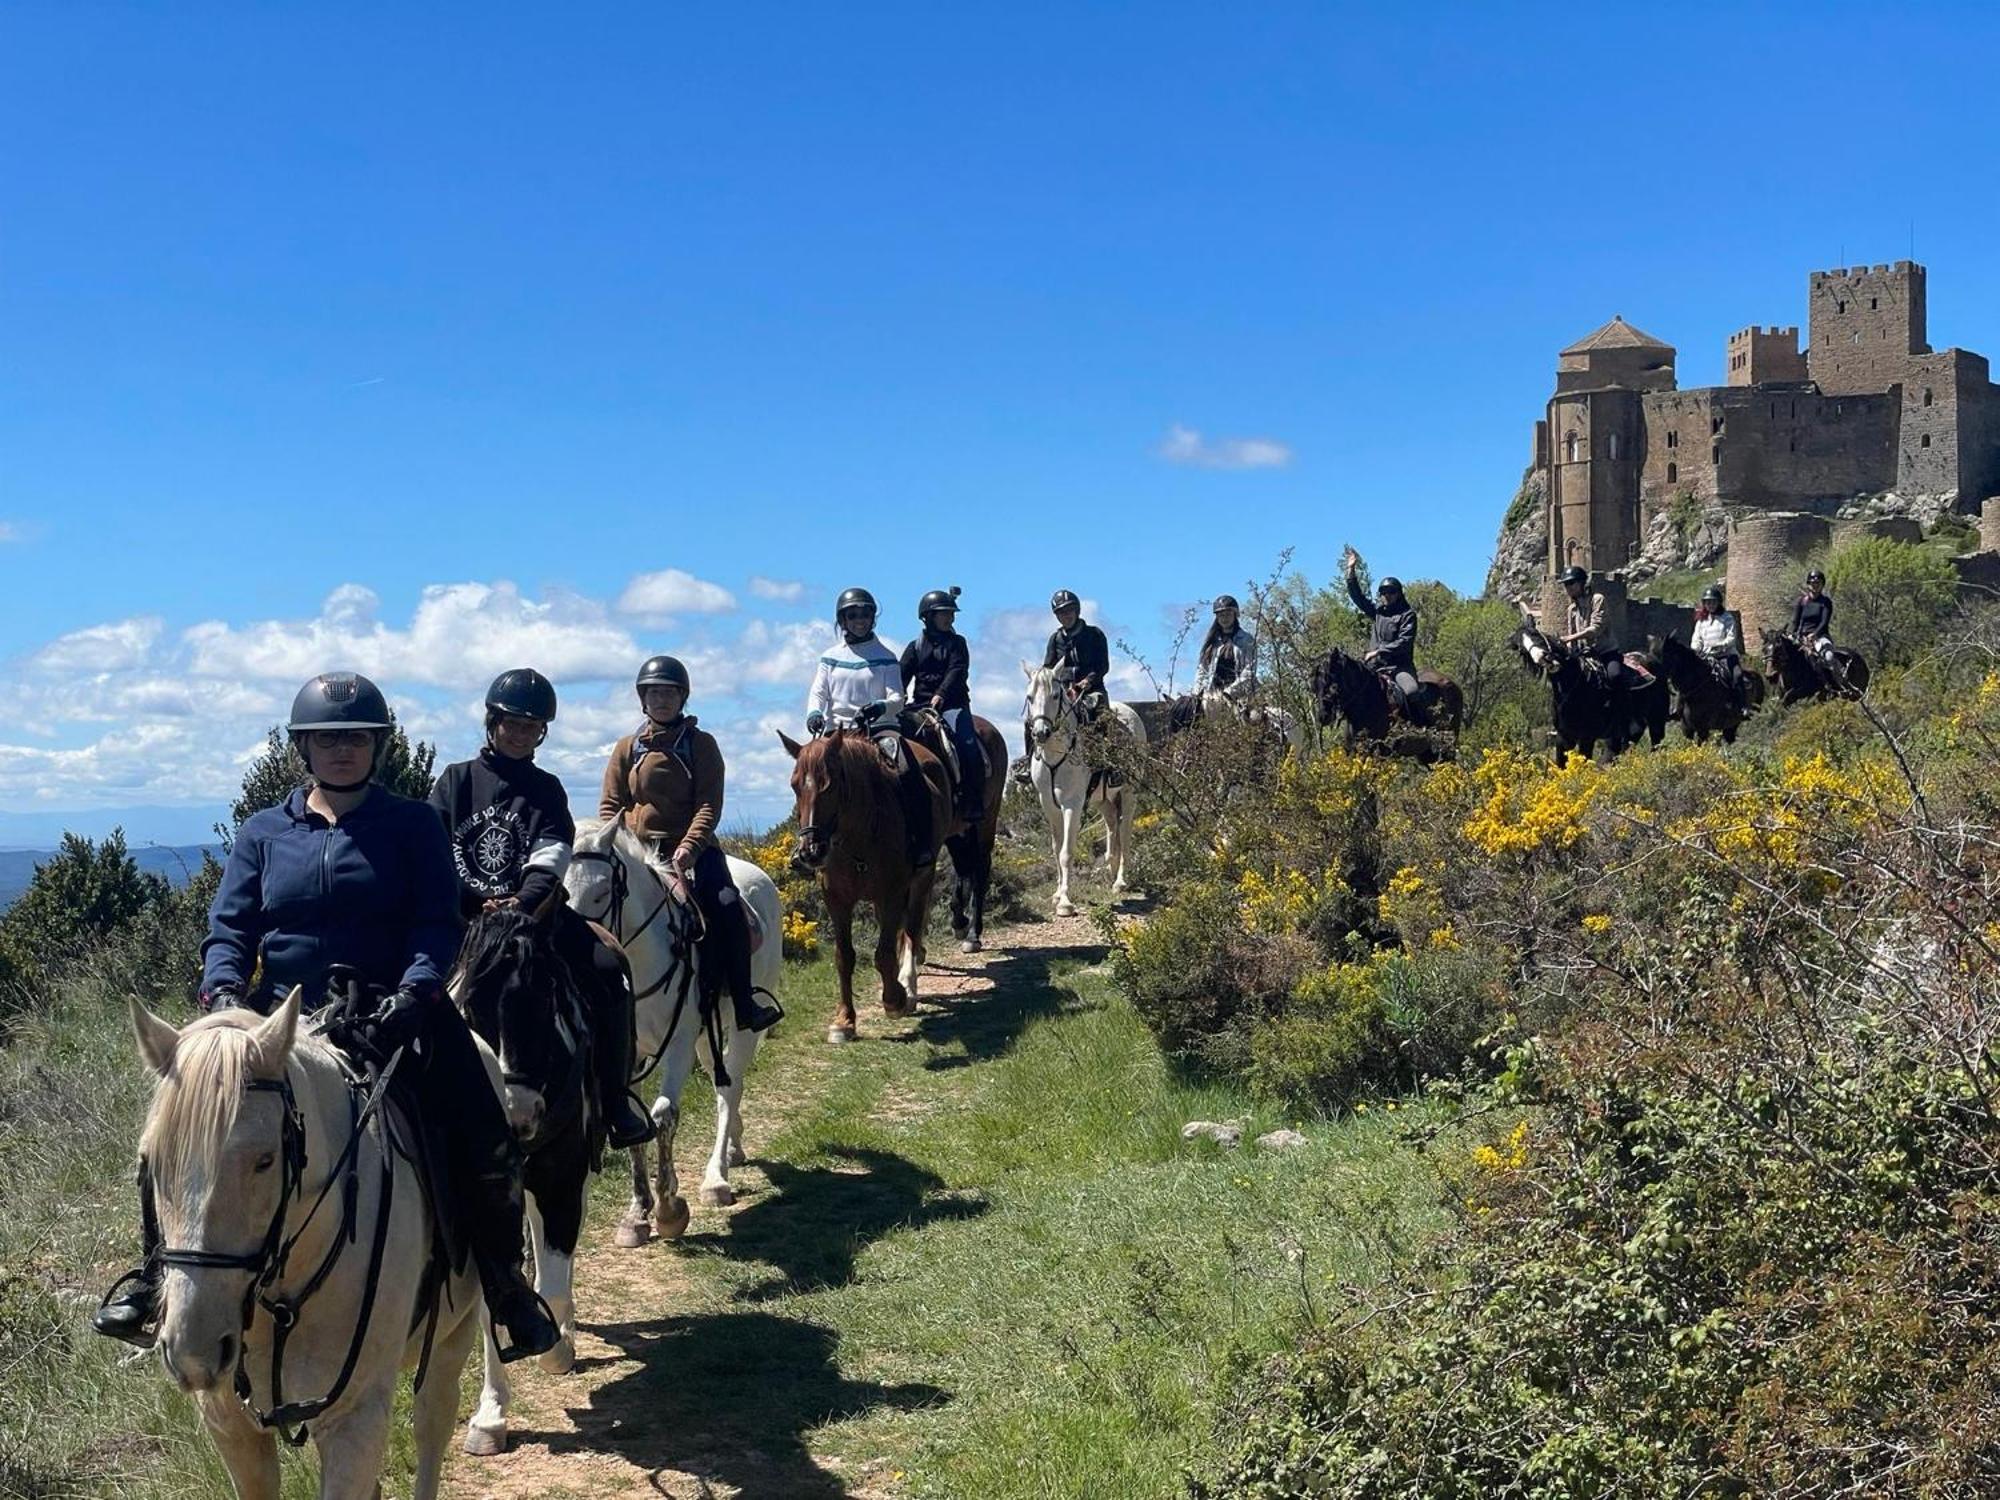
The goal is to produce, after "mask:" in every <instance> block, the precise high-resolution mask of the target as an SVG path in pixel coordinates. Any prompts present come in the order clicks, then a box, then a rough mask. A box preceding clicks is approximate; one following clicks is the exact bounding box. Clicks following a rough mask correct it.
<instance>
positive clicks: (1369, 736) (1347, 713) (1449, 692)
mask: <svg viewBox="0 0 2000 1500" xmlns="http://www.w3.org/2000/svg"><path fill="white" fill-rule="evenodd" d="M1417 681H1418V682H1419V683H1420V684H1422V686H1423V687H1424V688H1425V690H1426V691H1427V693H1428V694H1429V697H1430V705H1429V713H1430V724H1429V725H1428V726H1425V725H1421V724H1414V723H1412V722H1411V721H1410V720H1409V719H1407V718H1405V717H1404V716H1403V713H1402V710H1401V709H1400V707H1399V706H1398V705H1397V704H1396V702H1395V699H1394V696H1393V694H1391V692H1390V691H1389V686H1388V684H1387V683H1385V682H1383V680H1382V676H1381V674H1380V673H1379V672H1377V671H1376V670H1375V669H1374V668H1373V667H1371V666H1369V665H1368V663H1367V662H1365V661H1362V660H1361V659H1360V658H1358V657H1353V656H1349V655H1348V654H1347V653H1346V652H1345V651H1343V650H1341V649H1340V647H1338V646H1335V647H1334V648H1333V649H1332V650H1331V651H1329V652H1327V654H1326V655H1325V656H1323V657H1321V658H1320V661H1319V665H1318V666H1316V667H1314V668H1313V675H1312V690H1313V702H1314V704H1315V705H1316V706H1317V710H1318V716H1319V722H1320V726H1321V727H1322V728H1325V727H1327V726H1329V725H1331V724H1332V723H1333V721H1334V720H1335V719H1344V720H1346V722H1347V743H1348V744H1349V745H1350V746H1351V745H1353V744H1354V743H1355V742H1356V741H1360V742H1362V743H1365V744H1368V745H1370V746H1372V747H1374V748H1377V749H1381V750H1385V751H1387V752H1388V753H1389V754H1391V755H1402V756H1408V757H1410V758H1412V759H1414V760H1417V761H1421V762H1422V763H1423V764H1425V765H1429V764H1430V763H1431V762H1432V761H1436V760H1449V759H1451V757H1452V756H1453V755H1455V754H1456V753H1457V748H1458V743H1457V742H1458V729H1459V725H1460V723H1461V722H1463V720H1464V718H1465V695H1464V694H1463V693H1461V692H1460V691H1459V687H1458V684H1457V683H1455V682H1453V681H1452V680H1451V679H1450V678H1449V677H1447V676H1445V675H1444V674H1443V673H1442V672H1433V671H1431V670H1429V669H1428V668H1426V669H1425V670H1424V671H1421V672H1419V673H1417Z"/></svg>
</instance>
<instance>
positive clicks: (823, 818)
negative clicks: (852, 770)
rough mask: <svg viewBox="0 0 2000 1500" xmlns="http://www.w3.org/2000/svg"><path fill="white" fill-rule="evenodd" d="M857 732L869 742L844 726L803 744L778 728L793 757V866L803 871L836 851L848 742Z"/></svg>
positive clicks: (809, 871) (812, 870)
mask: <svg viewBox="0 0 2000 1500" xmlns="http://www.w3.org/2000/svg"><path fill="white" fill-rule="evenodd" d="M857 736H858V737H859V739H860V740H861V742H862V743H863V744H866V740H867V736H866V734H865V733H863V732H860V731H855V730H849V729H845V728H841V727H835V728H833V729H830V730H828V731H827V732H826V733H824V734H820V735H815V736H814V737H813V738H812V739H811V740H809V741H808V742H807V743H805V744H803V745H801V744H800V743H799V742H798V741H797V740H795V739H793V738H792V737H791V736H790V735H788V734H786V733H785V732H784V731H783V730H780V731H779V732H778V738H779V740H780V741H782V742H783V744H784V747H785V750H786V752H787V753H789V754H790V756H791V757H792V818H793V820H794V821H795V822H796V823H797V824H798V825H799V837H798V842H797V843H796V844H795V845H794V846H793V849H792V868H793V869H795V870H797V871H798V872H799V873H800V874H802V875H810V874H814V873H817V872H818V871H819V870H820V869H821V868H823V867H824V866H825V864H826V861H827V856H828V855H830V854H831V853H832V852H833V841H834V839H835V838H836V837H837V836H838V835H839V832H840V814H841V804H842V802H843V801H844V800H845V796H846V786H847V773H846V767H845V764H844V763H845V760H846V756H847V749H848V744H849V742H850V741H851V740H853V739H855V738H856V737H857ZM869 753H871V754H872V753H873V752H872V751H870V752H869Z"/></svg>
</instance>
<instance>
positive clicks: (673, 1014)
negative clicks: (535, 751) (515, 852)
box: [564, 819, 785, 1245]
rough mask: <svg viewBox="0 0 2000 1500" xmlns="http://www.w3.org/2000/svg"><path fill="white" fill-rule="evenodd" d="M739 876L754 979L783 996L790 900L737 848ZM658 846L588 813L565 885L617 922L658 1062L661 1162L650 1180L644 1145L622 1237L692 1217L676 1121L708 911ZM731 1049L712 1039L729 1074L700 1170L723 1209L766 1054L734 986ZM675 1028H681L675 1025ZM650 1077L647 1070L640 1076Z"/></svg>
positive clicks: (641, 1035) (727, 1040) (677, 1230)
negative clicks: (674, 892)
mask: <svg viewBox="0 0 2000 1500" xmlns="http://www.w3.org/2000/svg"><path fill="white" fill-rule="evenodd" d="M729 873H730V877H731V878H732V879H733V880H734V881H735V882H736V889H737V892H738V894H739V895H741V897H742V899H743V900H744V902H745V903H747V904H748V906H749V908H750V911H751V913H752V915H753V917H754V918H755V925H756V928H758V929H761V937H762V942H761V946H759V947H758V948H757V949H756V951H755V952H754V953H753V954H752V955H751V957H750V980H751V983H753V984H755V985H756V986H757V987H758V988H760V989H763V990H766V991H768V992H770V993H771V994H773V995H775V994H777V991H778V981H779V978H780V976H781V975H782V974H783V973H784V968H785V953H784V942H783V939H782V935H781V934H782V925H781V924H782V922H783V918H784V911H783V907H782V906H781V904H780V902H779V900H778V887H777V885H776V884H775V883H774V882H773V881H772V879H771V877H770V876H768V875H766V874H765V873H764V872H763V871H762V870H760V869H758V868H757V866H755V865H753V864H751V863H750V862H749V861H748V860H743V859H736V858H734V857H732V858H731V859H730V861H729ZM667 879H668V877H667V875H666V871H665V866H664V864H662V863H660V862H659V856H657V855H656V854H654V853H653V852H652V851H651V850H649V849H648V848H647V847H646V846H645V844H644V843H643V842H641V840H640V839H639V838H638V837H637V836H636V835H634V834H633V833H632V832H631V831H630V830H629V829H627V828H626V827H625V826H624V825H623V824H622V823H620V822H619V821H618V820H617V819H612V820H611V821H609V822H605V821H602V820H599V819H587V820H585V821H584V822H582V823H580V824H579V825H578V828H577V837H576V856H575V858H574V859H573V860H572V861H571V863H570V867H569V873H568V874H567V875H566V876H565V877H564V884H565V885H566V886H567V887H568V889H569V899H570V905H571V906H572V907H574V908H575V909H576V911H577V912H578V913H579V914H580V915H582V916H585V917H588V918H589V919H590V920H591V921H593V922H597V923H599V924H600V925H602V926H604V927H606V928H608V929H609V930H610V931H611V932H612V933H613V934H614V935H615V936H616V937H617V938H618V940H619V941H620V942H621V943H623V944H624V946H625V954H626V957H627V959H628V960H629V961H630V963H631V965H632V992H633V994H634V995H635V996H637V997H638V1006H637V1011H638V1023H637V1027H636V1031H637V1037H638V1050H639V1062H640V1066H641V1068H642V1069H643V1068H645V1067H646V1066H648V1063H649V1060H657V1061H658V1063H659V1065H660V1083H659V1090H660V1091H659V1097H658V1098H657V1099H655V1100H654V1101H653V1107H652V1111H651V1113H652V1116H653V1122H654V1123H655V1124H656V1125H658V1126H659V1127H660V1133H659V1135H658V1137H657V1138H656V1139H655V1142H654V1144H655V1146H656V1147H657V1149H658V1151H659V1165H658V1169H657V1172H656V1173H655V1174H654V1177H653V1181H652V1182H651V1184H650V1185H649V1183H648V1179H647V1171H646V1149H647V1148H646V1147H644V1146H639V1147H636V1148H635V1149H634V1150H633V1152H632V1206H631V1210H630V1212H629V1213H628V1214H627V1216H626V1219H625V1222H624V1223H623V1224H622V1225H621V1226H620V1227H619V1234H618V1242H619V1244H621V1245H643V1244H644V1243H645V1242H646V1240H647V1238H648V1226H649V1224H650V1228H651V1230H652V1231H653V1232H657V1233H658V1234H659V1235H660V1236H661V1237H662V1238H665V1239H679V1238H680V1236H681V1235H682V1234H683V1233H684V1232H685V1231H686V1229H687V1226H688V1205H687V1200H686V1199H685V1198H683V1197H682V1196H681V1193H680V1180H679V1178H678V1177H676V1176H675V1174H674V1128H675V1126H676V1125H678V1124H679V1122H680V1099H681V1089H682V1088H683V1087H684V1086H685V1085H686V1083H687V1080H688V1074H689V1073H690V1072H691V1071H692V1070H693V1068H694V1060H695V1043H696V1041H697V1039H698V1038H699V1037H700V1035H701V1033H702V1029H703V1028H702V1023H701V978H700V958H699V944H698V942H697V936H698V934H699V931H700V918H699V916H698V915H697V913H696V912H695V909H694V907H693V906H692V905H682V904H681V903H680V902H679V901H677V900H675V899H674V898H673V897H672V896H671V895H670V894H669V886H668V884H667ZM716 1008H717V1010H718V1012H719V1015H718V1018H717V1019H718V1022H719V1026H720V1030H721V1033H722V1040H723V1046H722V1056H721V1057H720V1058H717V1057H716V1055H715V1047H714V1044H713V1043H712V1042H711V1043H710V1045H709V1048H708V1055H709V1074H710V1076H711V1077H715V1078H721V1077H722V1076H724V1075H725V1074H726V1075H727V1076H728V1079H729V1082H728V1083H727V1084H726V1085H718V1087H717V1088H716V1090H715V1148H714V1150H712V1151H711V1152H710V1153H709V1158H708V1170H707V1172H706V1173H705V1174H704V1175H703V1177H702V1180H701V1201H702V1203H703V1205H704V1206H706V1207H711V1208H726V1207H728V1206H729V1205H730V1204H732V1203H734V1202H735V1201H736V1194H735V1193H734V1191H732V1190H731V1188H730V1186H729V1169H730V1168H731V1167H736V1166H741V1165H742V1164H743V1112H742V1105H743V1077H744V1075H745V1074H746V1073H748V1072H749V1071H750V1060H751V1058H753V1057H754V1056H756V1053H757V1040H758V1036H757V1033H756V1032H754V1031H739V1030H738V1029H737V1026H736V1013H735V1011H734V1010H733V1009H732V1008H731V1006H730V1003H729V997H728V995H727V994H724V995H722V996H721V998H720V1001H719V1003H718V1005H717V1007H716ZM670 1027H671V1028H672V1035H669V1034H668V1029H669V1028H670ZM642 1076H643V1075H642Z"/></svg>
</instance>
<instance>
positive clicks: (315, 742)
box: [306, 729, 375, 750]
mask: <svg viewBox="0 0 2000 1500" xmlns="http://www.w3.org/2000/svg"><path fill="white" fill-rule="evenodd" d="M306 739H307V741H308V742H309V743H310V744H311V745H312V747H313V749H315V750H339V749H342V748H346V749H350V750H364V749H366V748H367V747H368V746H370V745H372V744H374V743H375V731H374V730H372V729H315V730H312V731H311V732H309V733H308V734H307V735H306Z"/></svg>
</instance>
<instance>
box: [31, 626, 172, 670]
mask: <svg viewBox="0 0 2000 1500" xmlns="http://www.w3.org/2000/svg"><path fill="white" fill-rule="evenodd" d="M163 628H164V622H163V621H162V620H161V619H160V618H159V616H157V615H136V616H134V617H133V618H132V619H129V620H117V621H113V622H112V623H111V624H108V625H91V626H88V627H86V628H85V629H82V630H72V631H71V632H70V633H69V634H68V635H59V636H57V637H56V638H55V639H54V640H52V641H50V642H49V643H48V644H47V645H46V646H44V647H42V649H41V650H39V651H37V652H36V653H35V654H34V656H33V657H31V658H30V660H31V661H32V662H33V663H34V665H35V666H36V667H37V668H38V669H39V670H41V671H44V672H117V671H121V670H125V669H128V668H131V667H137V666H142V665H144V664H145V662H146V661H147V659H148V658H149V657H150V656H151V655H152V651H153V643H154V642H155V641H157V640H159V638H160V631H161V630H162V629H163Z"/></svg>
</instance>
